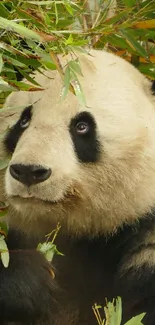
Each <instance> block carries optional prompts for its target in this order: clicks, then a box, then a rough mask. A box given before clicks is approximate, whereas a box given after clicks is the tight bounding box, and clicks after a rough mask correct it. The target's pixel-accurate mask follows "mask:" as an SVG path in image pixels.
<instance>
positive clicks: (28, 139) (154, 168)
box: [5, 51, 155, 235]
mask: <svg viewBox="0 0 155 325" xmlns="http://www.w3.org/2000/svg"><path fill="white" fill-rule="evenodd" d="M62 60H64V59H62ZM80 62H81V69H82V72H83V77H82V76H79V79H80V83H81V86H82V89H83V92H84V94H85V98H86V105H81V104H80V103H79V100H78V98H77V97H76V96H75V95H74V94H73V93H72V92H69V93H68V95H67V97H66V98H65V99H61V97H60V95H61V92H62V85H63V82H62V80H61V77H60V75H59V73H58V72H56V71H53V72H47V73H46V74H47V75H48V76H45V75H41V74H37V75H36V81H37V82H38V83H40V84H41V85H42V86H44V88H45V90H44V91H41V92H30V93H27V92H20V93H14V94H13V95H11V96H10V97H9V98H8V100H7V103H6V105H7V106H11V105H12V106H21V105H22V106H24V107H25V108H24V110H23V112H22V114H21V116H20V118H19V119H18V121H17V122H16V124H15V125H14V126H13V127H12V128H11V129H10V131H9V132H8V134H7V137H6V139H5V146H6V148H7V151H9V152H10V153H13V155H12V158H11V161H10V164H9V166H8V168H7V171H6V193H7V196H8V199H9V201H10V204H11V206H12V207H13V208H14V213H13V216H12V218H11V220H12V223H13V224H14V223H15V220H16V224H17V225H20V226H21V227H23V228H24V229H28V231H31V230H32V231H35V230H36V231H39V229H40V230H41V231H43V232H49V231H50V230H51V229H52V227H53V225H54V224H56V223H58V222H60V224H61V225H62V227H63V228H64V229H65V230H66V231H67V230H69V232H70V233H73V234H75V233H76V234H84V233H88V234H94V235H95V234H98V233H106V232H112V231H115V230H116V229H117V227H119V226H122V225H123V224H124V223H127V224H129V223H132V222H133V221H135V220H136V219H138V218H139V217H141V216H143V215H145V214H146V213H148V212H150V211H151V209H152V208H153V207H154V204H155V111H154V102H153V98H152V97H151V92H150V90H149V88H150V84H149V82H148V81H147V80H145V78H144V77H143V76H142V75H141V74H140V73H139V72H138V71H137V70H136V69H135V68H134V67H132V66H131V65H130V64H128V63H127V62H125V61H124V60H122V59H120V58H118V57H116V56H114V55H112V54H109V53H106V52H103V51H102V52H100V51H92V56H89V57H88V56H84V55H82V56H81V57H80ZM63 64H64V62H63ZM10 222H11V221H10ZM26 227H27V228H26Z"/></svg>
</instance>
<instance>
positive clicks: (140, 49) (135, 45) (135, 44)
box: [120, 29, 148, 58]
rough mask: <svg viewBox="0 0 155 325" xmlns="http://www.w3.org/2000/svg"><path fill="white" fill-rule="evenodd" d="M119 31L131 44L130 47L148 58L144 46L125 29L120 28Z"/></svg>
mask: <svg viewBox="0 0 155 325" xmlns="http://www.w3.org/2000/svg"><path fill="white" fill-rule="evenodd" d="M120 31H121V34H122V35H123V36H124V38H125V40H126V41H127V42H128V43H129V45H130V46H131V48H133V50H135V51H136V52H138V53H139V54H140V55H141V56H143V57H145V58H148V53H147V52H146V50H145V49H144V47H142V46H141V45H140V43H139V42H138V41H137V40H136V39H135V38H134V37H132V36H131V34H130V33H129V31H128V30H127V29H120Z"/></svg>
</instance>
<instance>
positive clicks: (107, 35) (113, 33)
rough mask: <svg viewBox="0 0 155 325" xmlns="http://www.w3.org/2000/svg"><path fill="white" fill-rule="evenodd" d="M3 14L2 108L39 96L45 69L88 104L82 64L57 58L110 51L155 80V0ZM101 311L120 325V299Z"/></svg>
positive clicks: (108, 324) (47, 5) (8, 9)
mask: <svg viewBox="0 0 155 325" xmlns="http://www.w3.org/2000/svg"><path fill="white" fill-rule="evenodd" d="M0 13H1V17H0V75H1V76H0V107H2V105H3V102H4V98H5V97H6V96H7V95H8V94H9V93H10V92H11V91H18V90H26V91H37V90H39V89H40V85H39V84H37V83H36V82H35V81H34V80H33V71H34V70H38V71H40V72H41V73H43V70H46V69H52V70H53V69H57V70H58V71H59V73H60V74H61V76H62V78H63V80H64V92H63V95H64V96H65V95H66V94H67V91H68V90H69V89H70V90H71V91H73V92H74V93H75V95H77V96H78V98H79V100H80V101H84V94H83V92H82V89H81V86H80V83H79V79H78V75H79V74H81V73H82V72H81V69H80V66H79V62H78V58H76V59H74V60H71V61H70V62H68V65H67V66H66V67H65V69H63V68H62V67H61V64H60V62H59V60H58V56H57V54H58V53H64V54H65V53H68V52H69V53H77V52H79V51H80V52H81V51H82V52H88V51H89V49H90V48H92V47H93V48H96V49H106V50H107V51H110V52H114V53H116V55H119V56H122V57H123V58H124V59H125V60H127V61H130V62H131V63H132V64H134V65H135V66H136V67H137V68H138V69H139V70H140V71H141V72H142V73H143V74H144V75H146V76H147V77H148V78H150V79H152V80H153V79H155V7H154V0H152V1H151V0H72V1H71V0H45V1H42V0H40V1H39V0H38V1H37V0H34V1H26V0H21V1H18V0H13V1H11V0H10V1H9V0H2V1H0ZM22 77H24V78H26V79H27V81H28V83H26V82H25V81H23V80H22ZM2 110H3V109H1V112H2ZM1 112H0V113H1ZM0 137H1V138H2V137H3V134H2V135H1V134H0ZM4 167H6V160H0V169H3V168H4ZM6 212H7V207H6V205H4V204H0V217H1V216H4V215H5V214H6ZM6 235H7V228H6V225H5V223H0V250H1V258H2V261H3V264H4V266H5V267H7V266H8V263H9V254H8V251H7V246H6V243H5V236H6ZM49 245H50V246H49ZM51 248H52V249H53V248H54V252H56V253H59V252H58V251H57V250H56V247H55V245H54V244H53V241H52V242H50V244H48V245H46V247H45V244H44V243H43V244H42V245H41V246H38V249H40V250H42V251H43V252H44V254H45V255H46V257H47V256H48V258H52V257H53V251H52V250H51ZM100 308H101V307H100V306H94V307H93V311H94V314H95V316H96V319H97V322H98V324H99V325H120V323H121V314H122V305H121V299H120V298H118V299H117V300H116V301H115V302H113V303H107V305H106V307H105V308H104V311H105V315H106V320H102V318H101V315H100ZM143 316H144V314H142V315H139V316H137V317H135V318H132V319H131V320H130V321H129V322H127V323H126V324H125V325H140V324H142V323H141V320H142V318H143Z"/></svg>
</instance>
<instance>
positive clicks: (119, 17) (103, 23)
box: [0, 0, 155, 95]
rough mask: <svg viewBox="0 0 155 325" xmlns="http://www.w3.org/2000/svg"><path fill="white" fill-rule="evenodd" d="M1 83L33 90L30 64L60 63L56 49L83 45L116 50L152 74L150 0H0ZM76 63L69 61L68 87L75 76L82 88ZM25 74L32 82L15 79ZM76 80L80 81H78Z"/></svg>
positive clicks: (154, 32) (154, 25) (154, 23)
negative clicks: (28, 83) (27, 83)
mask: <svg viewBox="0 0 155 325" xmlns="http://www.w3.org/2000/svg"><path fill="white" fill-rule="evenodd" d="M0 12H1V17H0V34H1V37H0V51H1V57H0V69H1V79H0V89H1V90H3V91H11V90H12V88H14V90H19V89H22V90H31V91H32V90H37V89H38V87H39V85H37V84H36V82H35V81H34V80H33V78H32V76H30V73H31V72H32V71H33V70H40V68H43V69H47V68H48V69H56V68H57V69H58V70H60V67H59V63H58V61H57V59H56V54H57V53H68V52H76V51H79V50H80V51H82V50H83V49H84V47H85V46H87V48H88V47H94V48H99V49H103V48H105V47H106V49H107V50H109V51H112V52H116V53H117V55H120V56H123V57H124V58H125V59H126V60H128V61H131V62H132V63H133V64H135V65H136V66H138V68H139V70H140V71H142V72H143V73H144V74H145V75H147V76H148V77H149V78H151V79H153V78H154V76H155V66H154V62H155V46H154V39H155V12H154V0H152V1H151V0H144V1H142V0H118V1H117V3H115V0H85V1H80V0H74V1H69V0H50V1H48V0H45V1H25V0H24V1H18V0H14V1H7V0H3V1H0ZM77 69H78V68H77V64H76V67H75V65H73V63H72V66H71V65H70V66H69V69H68V70H66V74H67V77H66V76H65V78H64V79H65V82H66V89H65V93H66V91H67V89H68V84H69V81H71V80H72V79H74V81H76V82H74V84H75V93H76V94H77V95H79V94H78V91H80V93H81V89H80V86H79V82H78V78H77ZM19 74H20V75H22V76H24V77H25V78H26V79H27V80H28V81H29V82H30V83H31V85H30V86H28V85H26V84H25V83H24V82H21V81H18V76H19ZM76 85H78V87H76Z"/></svg>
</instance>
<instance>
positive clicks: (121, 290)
mask: <svg viewBox="0 0 155 325" xmlns="http://www.w3.org/2000/svg"><path fill="white" fill-rule="evenodd" d="M115 285H116V292H117V295H119V296H121V297H122V302H123V311H124V314H125V315H126V317H127V318H126V319H125V321H126V320H128V319H129V318H131V316H135V315H138V314H140V313H143V312H145V313H146V315H145V317H144V320H143V324H144V325H145V324H146V325H154V324H155V245H154V244H151V243H150V244H148V245H146V246H145V245H143V246H142V247H141V248H139V249H137V250H135V251H134V252H133V253H130V254H129V255H127V256H126V258H125V259H123V260H122V262H121V264H120V265H119V271H118V273H117V276H116V278H115Z"/></svg>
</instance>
